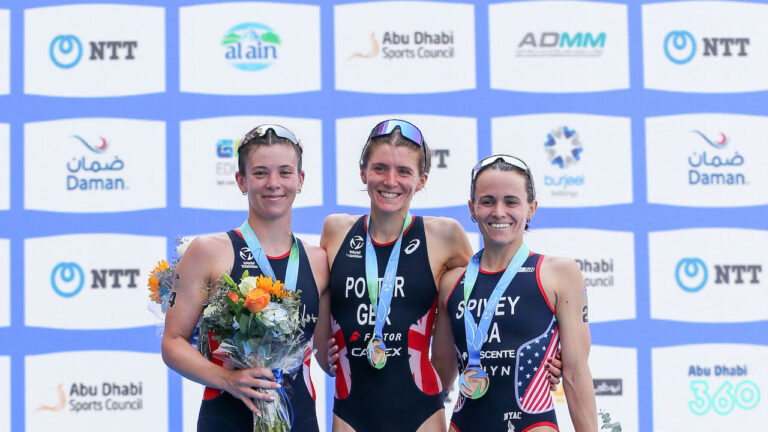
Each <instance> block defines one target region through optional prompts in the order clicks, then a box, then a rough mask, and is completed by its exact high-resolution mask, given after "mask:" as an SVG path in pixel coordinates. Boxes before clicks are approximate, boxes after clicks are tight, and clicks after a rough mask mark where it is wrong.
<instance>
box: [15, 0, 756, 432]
mask: <svg viewBox="0 0 768 432" xmlns="http://www.w3.org/2000/svg"><path fill="white" fill-rule="evenodd" d="M102 2H103V1H102V0H100V1H98V2H97V1H93V2H91V1H83V2H81V3H102ZM113 3H120V4H132V5H152V6H160V7H165V8H166V15H165V20H166V21H165V25H166V29H165V31H166V89H167V91H166V92H165V93H160V94H151V95H143V96H130V97H115V98H59V97H44V96H31V95H25V94H24V87H23V82H24V70H23V69H24V66H23V57H24V37H23V31H24V28H23V27H24V15H23V14H24V8H25V7H32V6H34V7H45V6H54V5H62V4H68V3H66V2H62V1H53V0H40V1H36V2H34V3H33V4H31V3H30V2H24V1H21V0H15V1H3V2H0V7H2V8H6V9H10V11H11V94H10V95H3V96H0V122H4V123H10V125H11V152H10V158H11V209H10V210H9V211H2V212H0V237H2V238H9V239H10V240H11V269H12V274H11V326H10V327H9V328H2V329H0V340H1V341H3V343H2V344H0V355H8V356H10V357H11V369H12V379H11V383H10V384H11V389H12V403H11V411H12V430H14V431H23V430H24V429H25V427H24V426H25V420H24V417H25V406H24V403H25V402H24V400H25V390H24V376H25V372H24V357H25V356H27V355H31V354H41V353H49V352H57V351H78V350H133V351H139V352H150V353H158V352H159V338H158V336H157V333H156V328H153V327H146V328H137V329H127V330H108V331H107V330H105V331H64V330H53V329H44V328H32V327H26V326H25V325H24V322H25V320H24V307H25V305H24V289H25V287H24V274H23V269H24V249H23V247H24V239H25V238H30V237H39V236H51V235H59V234H69V233H136V234H142V235H155V236H165V237H167V239H168V252H169V256H171V254H172V251H173V247H174V240H173V239H174V237H175V236H176V235H177V234H179V233H184V234H187V233H202V232H213V231H222V230H225V229H228V228H231V227H235V226H237V225H238V224H239V223H240V222H241V221H242V219H243V218H244V216H245V212H231V211H210V210H196V209H185V208H181V206H180V185H179V181H180V167H179V163H178V161H179V122H180V121H183V120H189V119H197V118H207V117H219V116H238V115H270V116H272V115H274V116H285V117H307V118H318V119H321V120H322V121H323V175H324V178H325V183H324V185H323V195H324V202H325V204H324V206H322V207H313V208H305V209H297V210H296V211H295V212H294V230H295V231H297V232H305V233H313V232H314V233H318V232H319V231H320V228H321V224H322V220H323V218H324V217H325V215H326V214H328V213H331V212H350V213H359V212H360V209H358V208H351V207H343V206H338V205H336V204H335V203H336V166H335V160H336V159H335V158H336V150H335V137H336V130H335V120H336V119H338V118H345V117H357V116H365V115H378V114H380V113H390V112H410V113H423V114H438V115H449V116H462V117H475V118H477V121H478V137H477V138H478V143H479V144H478V147H479V148H478V150H479V155H480V156H481V157H482V156H486V155H488V154H489V153H490V148H491V146H490V139H491V134H490V124H491V118H492V117H499V116H509V115H522V114H532V113H533V114H535V113H550V112H569V113H570V112H572V113H587V114H599V115H614V116H626V117H629V118H631V119H632V161H633V170H632V176H633V188H634V190H633V196H634V202H633V203H631V204H626V205H615V206H604V207H592V208H578V209H577V208H574V209H567V208H565V209H547V208H541V209H540V210H539V212H538V214H537V216H536V220H535V223H534V224H533V229H536V228H593V229H608V230H621V231H631V232H634V233H635V265H636V273H635V274H636V287H637V290H636V296H637V298H636V304H637V319H634V320H628V321H620V322H607V323H599V324H593V325H592V327H591V328H592V342H593V343H594V344H598V345H608V346H619V347H632V348H636V349H637V352H638V375H639V383H638V384H639V392H640V393H639V407H638V409H639V426H640V430H644V431H646V430H651V429H652V425H653V423H652V414H653V413H652V385H651V384H652V380H651V348H652V347H661V346H670V345H679V344H691V343H747V344H749V343H752V344H754V343H758V344H762V345H768V331H766V323H765V322H757V323H746V324H691V323H680V322H671V321H661V320H652V319H650V307H649V289H648V288H649V277H648V255H649V251H648V233H649V232H651V231H660V230H670V229H681V228H691V227H723V226H727V227H739V228H752V229H765V228H766V220H768V206H757V207H741V208H687V207H675V206H663V205H650V204H648V203H647V200H646V158H645V132H644V119H645V118H646V117H649V116H663V115H672V114H680V113H708V112H727V113H736V114H752V115H763V116H766V115H768V92H752V93H739V94H706V95H705V94H686V93H671V92H664V91H650V90H645V89H644V88H643V64H642V60H643V52H642V48H643V47H642V35H641V2H627V3H626V4H627V5H628V26H629V52H630V66H631V67H630V84H631V85H630V89H628V90H621V91H609V92H599V93H577V94H543V93H523V92H509V91H496V90H491V89H490V85H489V66H488V65H489V58H488V56H489V51H488V49H489V48H488V47H489V43H488V25H487V23H488V4H489V3H491V2H488V1H475V2H474V3H475V4H476V7H475V28H476V43H475V46H476V61H477V66H476V67H477V69H476V71H477V88H476V89H475V90H471V91H460V92H450V93H440V94H427V95H372V94H364V93H352V92H340V91H335V90H334V43H333V42H334V35H333V28H334V23H333V6H334V4H335V3H346V2H316V1H315V2H313V1H304V2H292V3H300V4H317V5H319V6H320V9H321V35H320V38H321V40H322V56H321V62H322V90H320V91H315V92H308V93H300V94H288V95H274V96H235V97H232V96H216V95H201V94H189V93H181V92H179V91H178V89H179V40H178V35H179V20H178V16H179V9H178V8H179V7H180V6H186V5H191V4H203V3H210V2H193V1H177V0H170V1H162V2H161V1H137V2H123V1H114V2H113ZM760 43H764V40H761V41H760ZM752 48H753V49H757V47H752ZM77 117H113V118H134V119H147V120H160V121H165V122H166V125H167V132H166V133H167V137H166V138H167V150H166V151H167V155H166V156H167V166H166V168H167V172H166V175H167V184H166V188H167V207H166V208H163V209H158V210H147V211H134V212H123V213H105V214H71V213H53V212H43V211H29V210H25V209H24V183H23V179H24V172H23V170H24V160H23V157H24V154H23V138H24V137H23V127H24V124H25V123H26V122H34V121H47V120H56V119H63V118H77ZM289 126H290V125H289ZM243 132H245V131H231V132H230V134H231V135H235V136H237V135H240V134H242V133H243ZM360 138H361V145H362V143H363V141H362V138H363V137H360ZM765 151H768V150H765ZM534 169H535V167H534ZM37 175H39V176H40V177H41V181H45V180H44V178H45V175H46V173H45V172H40V173H37ZM309 181H311V180H309ZM52 193H53V192H52ZM766 193H768V191H766ZM415 213H417V214H423V213H427V214H432V215H442V216H448V217H452V218H456V219H458V220H459V221H460V222H461V224H462V225H463V226H464V227H465V228H466V229H467V230H468V231H475V228H474V227H473V224H472V223H471V222H470V220H469V217H468V214H467V211H466V208H465V207H464V206H458V207H450V208H442V209H438V210H431V211H426V212H424V211H416V212H415ZM114 247H119V245H114ZM734 247H738V245H734ZM156 258H157V257H150V256H148V257H147V267H148V268H149V267H150V266H151V265H152V263H153V261H154V260H155V259H156ZM40 271H48V270H47V269H40ZM763 277H765V276H763ZM84 312H85V313H87V311H84ZM714 312H716V311H713V313H714ZM83 367H87V365H83ZM168 380H169V425H168V429H169V430H170V431H173V432H177V431H180V430H181V415H182V412H181V379H180V377H179V376H178V375H176V374H175V373H170V374H169V378H168ZM328 389H329V393H328V394H327V395H326V397H327V400H328V407H329V409H330V407H331V406H332V396H333V395H332V389H333V386H332V385H331V383H330V382H329V385H328ZM330 417H331V416H330V414H329V416H328V418H330ZM618 420H620V419H618Z"/></svg>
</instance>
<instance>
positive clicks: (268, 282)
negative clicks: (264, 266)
mask: <svg viewBox="0 0 768 432" xmlns="http://www.w3.org/2000/svg"><path fill="white" fill-rule="evenodd" d="M256 288H258V289H261V290H264V291H266V292H268V293H270V294H272V295H273V296H275V297H279V298H285V296H287V295H288V291H286V290H285V284H283V283H282V282H280V280H279V279H275V282H274V283H272V278H271V277H264V275H259V278H258V279H257V280H256Z"/></svg>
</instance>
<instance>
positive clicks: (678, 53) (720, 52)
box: [664, 30, 749, 65]
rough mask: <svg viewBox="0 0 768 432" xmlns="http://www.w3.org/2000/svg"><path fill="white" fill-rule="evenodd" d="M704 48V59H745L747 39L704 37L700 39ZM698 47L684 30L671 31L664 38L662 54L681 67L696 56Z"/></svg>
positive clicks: (693, 38) (691, 36)
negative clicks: (734, 57) (735, 57)
mask: <svg viewBox="0 0 768 432" xmlns="http://www.w3.org/2000/svg"><path fill="white" fill-rule="evenodd" d="M701 42H702V45H703V46H704V52H703V53H702V56H704V57H732V56H734V55H736V56H739V57H746V56H747V55H748V53H747V48H746V47H747V46H748V45H749V38H745V37H737V38H732V37H704V38H702V39H701ZM698 48H699V45H697V43H696V38H695V37H694V36H693V34H691V32H689V31H686V30H672V31H670V32H669V33H667V35H666V37H664V54H665V55H666V56H667V59H669V61H671V62H672V63H674V64H678V65H683V64H686V63H689V62H690V61H691V60H693V58H694V57H695V56H696V52H697V49H698Z"/></svg>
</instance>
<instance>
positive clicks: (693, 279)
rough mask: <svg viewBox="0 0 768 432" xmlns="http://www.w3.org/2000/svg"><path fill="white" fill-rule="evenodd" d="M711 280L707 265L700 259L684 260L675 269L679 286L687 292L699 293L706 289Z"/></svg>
mask: <svg viewBox="0 0 768 432" xmlns="http://www.w3.org/2000/svg"><path fill="white" fill-rule="evenodd" d="M707 279H709V272H708V271H707V265H706V264H705V263H704V261H702V260H701V259H700V258H683V259H681V260H680V261H678V262H677V266H676V267H675V280H676V281H677V286H679V287H680V288H682V289H683V291H687V292H691V293H693V292H697V291H700V290H701V289H702V288H704V285H706V284H707Z"/></svg>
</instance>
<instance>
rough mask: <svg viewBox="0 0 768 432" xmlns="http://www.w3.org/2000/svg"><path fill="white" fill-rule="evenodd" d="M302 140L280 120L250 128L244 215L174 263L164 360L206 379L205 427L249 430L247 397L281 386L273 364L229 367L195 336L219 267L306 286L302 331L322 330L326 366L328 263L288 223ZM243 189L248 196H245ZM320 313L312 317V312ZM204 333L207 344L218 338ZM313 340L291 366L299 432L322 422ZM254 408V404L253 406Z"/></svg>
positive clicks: (297, 188)
mask: <svg viewBox="0 0 768 432" xmlns="http://www.w3.org/2000/svg"><path fill="white" fill-rule="evenodd" d="M302 152H303V149H302V147H301V143H300V142H299V140H298V139H297V138H296V136H295V135H294V134H293V133H292V132H291V131H289V130H288V129H286V128H284V127H282V126H279V125H273V124H270V125H261V126H259V127H256V128H254V129H253V130H251V131H250V132H249V133H248V134H246V136H245V137H244V138H243V140H242V141H241V142H240V144H239V147H238V164H239V167H238V168H239V170H238V172H237V173H236V179H237V184H238V186H239V188H240V191H241V192H242V194H243V195H244V196H245V197H246V198H247V202H248V219H247V220H246V221H245V222H243V224H242V226H241V227H240V228H239V229H233V230H230V231H228V232H223V233H218V234H210V235H202V236H199V237H197V238H196V239H195V240H194V241H193V242H192V243H191V244H190V245H189V247H188V248H187V251H186V252H185V253H184V256H183V257H182V258H181V259H180V260H179V262H178V264H177V266H176V275H177V277H178V281H177V286H176V288H175V293H176V295H175V297H172V298H173V301H171V302H170V303H169V308H168V311H167V315H166V320H165V332H164V333H163V340H162V353H163V359H164V360H165V362H166V364H168V366H169V367H171V368H172V369H174V370H175V371H177V372H179V373H180V374H181V375H183V376H185V377H187V378H189V379H191V380H193V381H197V382H199V383H201V384H204V385H206V386H207V387H206V389H205V393H204V396H203V401H202V404H201V407H200V415H199V417H198V428H197V430H198V431H200V432H209V431H210V432H218V431H233V432H236V431H242V432H252V431H253V428H254V423H253V413H256V414H257V415H258V414H259V413H258V409H257V408H256V407H255V405H254V404H253V401H252V400H251V399H263V400H270V398H271V396H269V395H267V394H265V393H262V392H260V391H259V390H260V389H261V388H270V389H272V388H278V387H279V386H278V384H277V383H276V382H274V381H275V376H274V375H273V372H272V371H270V370H269V369H265V368H251V369H241V370H229V369H226V368H224V367H222V362H221V360H219V359H216V358H212V360H211V361H208V360H206V359H205V358H204V357H203V356H202V355H201V354H200V353H199V352H198V351H197V350H196V349H195V348H194V347H193V346H192V345H190V343H189V340H190V337H191V336H192V332H193V330H194V329H195V326H196V324H197V322H198V319H199V318H200V315H201V313H202V312H203V306H204V302H205V300H206V291H205V290H204V289H203V287H206V286H213V284H215V282H216V280H217V279H218V278H219V277H220V276H221V275H222V274H225V273H227V274H229V275H230V276H231V277H232V279H234V281H235V283H239V282H240V280H241V277H242V276H243V274H244V272H245V271H246V270H247V271H248V272H249V274H250V276H259V274H262V275H264V276H266V277H272V278H273V279H274V278H277V279H279V280H281V281H284V282H285V287H286V289H288V290H300V291H301V297H300V300H301V302H302V308H303V310H304V316H305V317H306V318H302V324H303V332H304V337H305V338H306V340H310V338H312V336H313V332H314V331H315V330H316V329H317V330H319V331H320V332H321V333H322V336H318V337H320V338H322V340H323V343H321V344H318V345H321V346H320V347H319V348H320V351H321V352H322V353H321V354H320V356H319V358H320V359H321V362H320V364H321V366H324V367H327V366H325V359H326V356H325V340H326V339H327V330H325V329H327V328H328V327H329V324H328V296H327V290H326V286H327V282H328V265H327V257H326V255H325V252H324V251H323V250H322V249H320V248H318V247H313V246H309V245H304V244H303V243H302V242H301V241H300V240H298V239H296V237H295V236H294V235H293V233H292V232H291V209H292V205H293V201H294V199H295V198H296V195H297V194H298V193H300V192H301V187H302V184H303V182H304V172H303V171H302V170H301V159H302ZM246 198H244V199H246ZM312 317H314V319H312ZM201 337H208V340H209V343H210V347H211V351H213V350H215V349H216V347H217V345H218V344H217V342H216V340H215V339H213V338H212V337H211V335H202V336H201ZM311 345H312V344H311V342H310V344H309V345H308V346H307V350H306V354H305V357H304V362H303V363H304V364H303V367H302V369H303V370H300V371H299V372H298V373H297V374H296V376H295V377H291V376H288V375H285V376H284V377H283V379H284V382H283V386H285V387H287V388H292V390H289V401H290V406H291V409H292V413H291V414H292V415H291V417H292V419H293V424H292V427H291V431H293V432H298V431H301V432H313V431H318V430H319V429H318V424H317V417H316V414H315V403H314V390H313V387H312V383H311V381H310V380H309V361H310V353H311ZM252 411H253V413H252Z"/></svg>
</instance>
